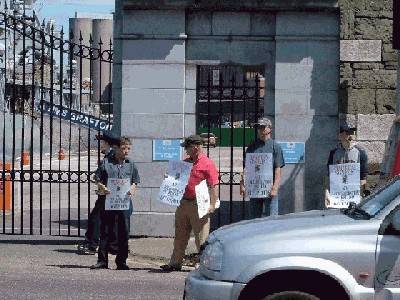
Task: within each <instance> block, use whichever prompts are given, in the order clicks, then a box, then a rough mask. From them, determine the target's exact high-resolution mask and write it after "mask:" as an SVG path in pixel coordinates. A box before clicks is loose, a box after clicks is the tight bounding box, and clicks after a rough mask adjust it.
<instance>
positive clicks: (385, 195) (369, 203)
mask: <svg viewBox="0 0 400 300" xmlns="http://www.w3.org/2000/svg"><path fill="white" fill-rule="evenodd" d="M398 195H400V176H396V177H395V178H393V179H392V180H391V181H389V182H388V183H386V184H385V185H383V186H382V187H380V188H378V189H377V190H376V191H374V193H372V194H371V195H369V196H368V197H367V198H365V199H364V200H363V202H362V203H361V204H359V205H358V208H360V209H362V210H363V211H365V212H366V213H368V214H369V215H371V216H375V215H376V214H378V213H379V212H380V211H381V210H382V209H384V208H385V207H386V206H387V205H388V204H389V203H390V202H392V201H393V200H394V199H395V198H396V197H397V196H398Z"/></svg>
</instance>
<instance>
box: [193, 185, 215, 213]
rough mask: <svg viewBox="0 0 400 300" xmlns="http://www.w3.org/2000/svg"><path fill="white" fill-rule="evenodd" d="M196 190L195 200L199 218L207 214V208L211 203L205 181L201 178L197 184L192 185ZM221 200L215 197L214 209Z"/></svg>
mask: <svg viewBox="0 0 400 300" xmlns="http://www.w3.org/2000/svg"><path fill="white" fill-rule="evenodd" d="M194 189H195V191H196V202H197V213H198V214H199V218H200V219H201V218H203V217H204V216H205V215H207V214H208V209H209V208H210V205H211V198H210V193H209V191H208V185H207V181H206V180H203V181H202V182H200V183H199V184H198V185H196V186H195V187H194ZM220 205H221V202H220V201H219V199H217V201H216V203H215V209H217V208H219V207H220Z"/></svg>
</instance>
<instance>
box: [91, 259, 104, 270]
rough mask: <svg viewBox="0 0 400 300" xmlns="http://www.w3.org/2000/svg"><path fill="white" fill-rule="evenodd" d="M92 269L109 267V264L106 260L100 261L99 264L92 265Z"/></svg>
mask: <svg viewBox="0 0 400 300" xmlns="http://www.w3.org/2000/svg"><path fill="white" fill-rule="evenodd" d="M90 268H91V269H92V270H98V269H108V265H107V263H105V262H102V261H99V262H98V263H97V264H95V265H93V266H90Z"/></svg>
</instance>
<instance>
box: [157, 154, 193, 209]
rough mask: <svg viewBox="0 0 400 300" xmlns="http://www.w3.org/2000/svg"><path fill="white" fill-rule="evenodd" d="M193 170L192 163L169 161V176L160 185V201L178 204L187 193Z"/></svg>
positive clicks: (173, 204)
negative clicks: (186, 189)
mask: <svg viewBox="0 0 400 300" xmlns="http://www.w3.org/2000/svg"><path fill="white" fill-rule="evenodd" d="M191 170H192V164H191V163H188V162H185V161H179V160H170V161H169V163H168V172H167V178H165V179H164V181H163V182H162V184H161V186H160V193H159V195H158V199H159V201H160V202H162V203H165V204H169V205H172V206H178V205H179V203H180V202H181V199H182V197H183V194H184V193H185V188H186V185H187V184H188V181H189V176H190V171H191Z"/></svg>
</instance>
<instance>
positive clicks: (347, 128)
mask: <svg viewBox="0 0 400 300" xmlns="http://www.w3.org/2000/svg"><path fill="white" fill-rule="evenodd" d="M356 131H357V127H355V126H352V125H351V124H349V123H343V124H341V125H340V129H339V132H356Z"/></svg>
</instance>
